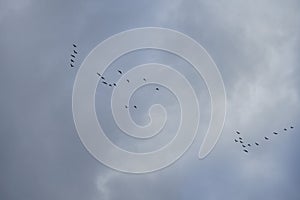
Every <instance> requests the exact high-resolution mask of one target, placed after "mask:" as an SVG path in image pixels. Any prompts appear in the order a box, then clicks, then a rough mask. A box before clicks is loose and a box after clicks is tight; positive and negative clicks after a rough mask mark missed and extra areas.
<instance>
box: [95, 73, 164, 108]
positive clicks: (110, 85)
mask: <svg viewBox="0 0 300 200" xmlns="http://www.w3.org/2000/svg"><path fill="white" fill-rule="evenodd" d="M117 72H118V74H119V75H123V72H122V71H121V70H117ZM96 74H97V75H98V76H99V77H100V78H101V79H102V82H101V83H102V84H104V85H106V86H109V87H116V86H117V84H116V83H110V82H108V81H107V80H106V79H105V77H104V76H102V75H101V74H100V73H99V72H97V73H96ZM126 81H127V83H130V80H129V79H126ZM143 81H144V82H146V81H147V79H146V78H143ZM155 90H156V91H158V90H159V88H158V87H156V88H155ZM125 108H126V109H127V108H128V105H125ZM133 108H135V109H137V106H136V105H133Z"/></svg>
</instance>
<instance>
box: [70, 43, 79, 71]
mask: <svg viewBox="0 0 300 200" xmlns="http://www.w3.org/2000/svg"><path fill="white" fill-rule="evenodd" d="M73 47H74V49H73V52H72V54H71V59H70V61H71V63H70V66H71V67H74V62H75V58H76V56H75V55H76V54H77V53H78V52H77V51H76V48H77V45H76V44H73Z"/></svg>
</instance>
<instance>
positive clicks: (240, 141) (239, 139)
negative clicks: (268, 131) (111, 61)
mask: <svg viewBox="0 0 300 200" xmlns="http://www.w3.org/2000/svg"><path fill="white" fill-rule="evenodd" d="M72 46H73V48H74V49H73V52H72V54H71V59H70V61H71V63H70V66H71V67H74V62H75V58H76V56H75V55H76V54H78V52H77V45H76V44H73V45H72ZM117 73H118V74H119V75H123V72H122V71H121V70H117ZM96 74H97V75H98V76H99V77H100V78H101V80H102V82H101V83H102V84H104V85H106V86H109V87H116V86H117V84H116V83H112V82H108V80H106V79H105V77H104V76H102V75H101V74H100V73H99V72H97V73H96ZM126 81H127V83H130V80H129V79H126ZM143 81H145V82H146V81H147V79H146V78H143ZM155 90H156V91H158V90H159V88H158V87H156V88H155ZM125 108H126V109H127V108H128V105H125ZM133 108H135V109H137V106H136V105H133ZM290 129H294V127H293V126H290ZM283 131H288V129H287V128H284V129H283ZM236 134H237V136H238V137H237V138H235V139H234V142H235V143H238V144H240V145H241V147H242V150H243V151H244V152H245V153H249V149H250V148H251V147H253V146H260V143H259V142H254V143H253V144H251V143H247V142H246V141H244V139H243V138H242V137H241V133H240V132H239V131H236ZM278 134H279V133H278V132H273V135H278ZM264 140H266V141H269V140H270V138H269V137H267V136H264Z"/></svg>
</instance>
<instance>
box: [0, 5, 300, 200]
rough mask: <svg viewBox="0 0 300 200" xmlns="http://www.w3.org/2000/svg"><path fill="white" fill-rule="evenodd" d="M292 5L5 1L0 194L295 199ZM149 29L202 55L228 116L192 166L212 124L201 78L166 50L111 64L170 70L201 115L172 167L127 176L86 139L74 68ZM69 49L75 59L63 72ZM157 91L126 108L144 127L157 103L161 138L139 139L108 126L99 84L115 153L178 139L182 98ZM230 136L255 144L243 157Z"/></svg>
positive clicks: (296, 92) (299, 92) (298, 17)
mask: <svg viewBox="0 0 300 200" xmlns="http://www.w3.org/2000/svg"><path fill="white" fill-rule="evenodd" d="M299 9H300V2H299V1H297V0H287V1H278V0H275V1H271V0H254V1H251V2H250V1H249V2H245V1H244V2H241V1H238V0H227V1H225V0H216V1H209V0H203V1H199V0H198V1H197V0H188V1H183V0H172V1H171V0H164V1H158V0H153V1H146V0H140V1H138V0H135V1H115V0H110V1H108V0H106V1H104V0H99V1H96V0H86V1H79V0H74V1H70V0H68V1H58V0H53V1H45V0H40V1H38V0H22V1H21V0H14V1H8V0H0V27H1V31H0V52H1V53H0V91H1V94H2V95H1V98H0V108H1V112H0V117H1V122H0V127H1V132H0V133H1V134H0V136H1V139H0V177H1V178H0V199H12V200H18V199H24V200H27V199H28V200H29V199H30V200H35V199H45V200H47V199H72V200H77V199H78V200H79V199H88V200H95V199H101V200H120V199H132V200H138V199H145V200H150V199H151V200H152V199H157V200H169V199H170V200H171V199H172V200H185V199H189V200H199V199H205V200H214V199H232V200H235V199H236V200H240V199H266V200H271V199H272V200H281V199H289V200H298V199H300V193H299V187H300V173H299V171H298V170H299V168H300V156H299V152H300V146H299V145H300V143H299V141H300V136H299V134H300V131H299V127H300V121H299V119H300V76H299V75H300V68H299V64H300V59H299V58H300V57H299V55H300V12H299ZM148 26H155V27H164V28H170V29H174V30H177V31H180V32H182V33H184V34H187V35H188V36H190V37H192V38H193V39H194V40H196V41H197V42H198V43H200V44H201V45H202V46H203V47H204V48H205V49H206V50H207V52H208V53H209V54H210V56H211V57H212V58H213V60H214V61H215V63H216V65H217V66H218V68H219V70H220V73H221V75H222V77H223V81H224V84H225V88H226V94H227V115H226V120H225V125H224V129H223V131H222V135H221V137H220V139H219V141H218V143H217V145H216V146H215V148H214V149H213V151H212V152H211V153H210V154H209V155H208V156H207V157H206V158H205V159H203V160H199V159H198V151H199V148H200V145H201V142H202V141H203V137H204V134H205V131H206V130H207V128H208V122H209V119H210V99H209V94H208V92H207V88H206V86H205V83H204V81H203V79H202V78H201V77H200V76H198V75H196V74H195V72H194V71H193V69H192V66H190V65H189V64H188V63H186V62H184V61H183V60H182V59H180V58H177V57H176V56H175V55H171V54H169V53H166V52H161V51H157V50H142V51H137V52H133V53H130V54H128V55H126V56H123V57H121V58H119V59H117V60H116V61H115V62H114V63H113V64H112V65H111V66H109V68H108V69H107V71H106V72H105V74H104V75H105V76H106V77H110V78H111V79H112V80H117V79H118V78H119V77H118V76H117V74H116V72H115V71H116V69H118V68H120V67H121V68H122V70H124V71H126V70H129V69H131V68H132V67H134V66H135V65H137V64H142V63H148V62H159V63H164V64H168V65H169V66H172V67H174V68H175V69H177V70H178V71H180V72H181V73H182V74H183V75H184V76H185V77H186V78H187V79H188V80H189V81H190V82H191V84H192V85H193V87H194V89H195V91H196V95H197V97H198V99H199V107H200V110H201V120H200V124H199V130H198V134H197V137H196V139H195V141H194V143H193V144H192V145H191V147H190V148H189V149H188V151H187V152H186V153H185V154H184V155H183V156H182V157H181V158H180V159H179V160H178V161H177V162H175V163H174V164H173V165H171V166H169V167H167V168H165V169H162V170H159V171H156V172H153V173H147V174H139V175H137V174H127V173H121V172H118V171H115V170H112V169H110V168H108V167H106V166H105V165H103V164H101V163H100V162H99V161H97V160H96V159H94V157H93V156H91V155H90V154H89V153H88V151H87V150H86V149H85V147H84V146H83V144H82V143H81V141H80V139H79V137H78V134H77V131H76V128H75V124H74V121H73V115H72V91H73V84H74V81H75V77H76V73H77V70H78V68H79V67H80V65H81V63H82V62H83V60H84V59H85V57H86V56H87V55H88V53H89V52H90V51H91V50H92V49H93V48H94V47H95V46H96V45H98V44H99V43H100V42H101V41H103V40H105V39H106V38H108V37H110V36H111V35H113V34H117V33H119V32H122V31H125V30H128V29H132V28H139V27H148ZM73 43H76V44H77V45H78V47H77V49H78V51H79V53H78V56H77V57H76V60H75V67H74V68H70V67H69V62H70V54H71V53H72V50H73V47H72V44H73ZM155 87H156V85H147V86H145V87H142V88H140V89H139V90H138V91H137V92H136V93H135V94H134V95H133V96H132V98H131V100H130V101H131V103H132V105H133V104H137V105H138V106H139V108H140V109H138V110H137V111H135V110H133V109H131V110H130V112H131V114H132V118H133V119H134V120H135V121H136V122H137V123H139V124H146V123H147V120H149V119H148V118H147V115H146V112H147V109H148V108H149V106H151V105H152V104H154V103H161V104H162V105H164V106H165V108H166V110H167V111H168V121H167V123H166V127H165V128H164V129H163V131H162V135H161V136H159V137H157V138H153V140H152V141H144V140H143V141H139V142H138V143H137V141H135V140H133V139H132V138H130V137H127V136H126V135H124V134H122V132H121V131H120V130H119V129H118V128H117V126H116V124H115V123H114V122H113V118H112V115H111V111H110V109H109V105H110V95H111V92H112V91H111V89H108V88H107V87H104V86H103V85H101V84H99V86H98V88H97V93H96V97H95V98H96V102H97V103H96V108H97V115H98V120H99V121H100V124H102V125H103V127H104V129H105V130H106V132H107V133H109V134H108V135H107V136H108V137H109V138H110V139H111V140H112V141H113V142H114V143H115V144H117V145H118V146H120V147H122V148H124V149H128V150H130V151H141V152H143V151H149V150H153V149H157V148H158V147H161V146H163V145H164V144H166V142H167V141H169V140H170V138H172V137H173V136H174V135H172V134H173V133H174V130H176V128H177V126H176V125H177V124H178V121H179V120H180V116H179V114H178V112H179V108H178V102H177V101H176V98H175V97H174V96H173V95H172V94H171V93H170V92H169V91H168V90H167V89H165V88H162V89H161V91H160V92H161V93H160V94H159V96H157V94H155V92H154V90H153V88H155ZM290 126H294V127H295V128H294V129H293V130H290V129H289V127H290ZM285 127H287V128H288V131H287V132H284V131H283V128H285ZM236 130H239V131H240V132H241V134H242V137H243V138H244V140H247V141H249V142H251V143H253V142H255V141H258V142H259V143H260V144H261V145H260V146H259V147H253V148H251V149H250V150H249V153H248V154H246V153H244V152H243V151H242V149H241V147H240V145H239V144H236V143H235V142H234V139H235V138H236V134H235V131H236ZM273 131H278V132H279V135H277V136H275V135H273V134H272V132H273ZM264 136H268V137H269V138H270V141H265V140H264V139H263V137H264Z"/></svg>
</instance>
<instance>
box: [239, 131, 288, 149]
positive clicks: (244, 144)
mask: <svg viewBox="0 0 300 200" xmlns="http://www.w3.org/2000/svg"><path fill="white" fill-rule="evenodd" d="M290 129H294V127H293V126H290ZM283 131H288V129H287V128H284V129H283ZM236 134H237V136H238V138H235V139H234V142H236V143H239V144H240V145H241V147H242V149H243V151H244V152H245V153H248V152H249V148H250V147H251V146H260V143H258V142H254V143H253V144H251V143H247V142H246V141H244V140H243V138H242V137H241V133H240V132H239V131H236ZM278 134H279V132H275V131H274V132H273V135H278ZM264 140H266V141H269V140H270V137H267V136H264Z"/></svg>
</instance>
